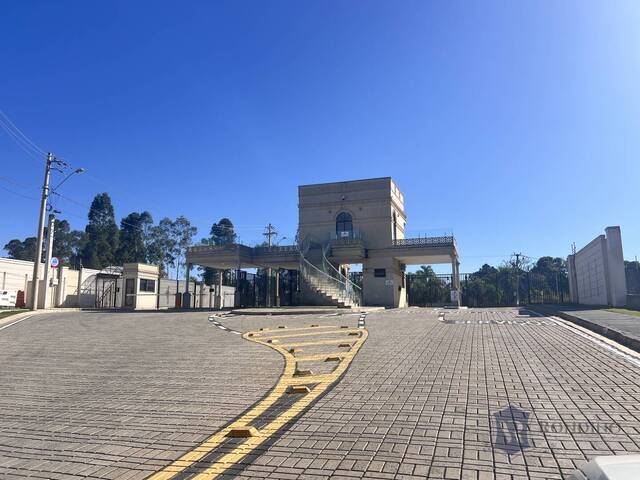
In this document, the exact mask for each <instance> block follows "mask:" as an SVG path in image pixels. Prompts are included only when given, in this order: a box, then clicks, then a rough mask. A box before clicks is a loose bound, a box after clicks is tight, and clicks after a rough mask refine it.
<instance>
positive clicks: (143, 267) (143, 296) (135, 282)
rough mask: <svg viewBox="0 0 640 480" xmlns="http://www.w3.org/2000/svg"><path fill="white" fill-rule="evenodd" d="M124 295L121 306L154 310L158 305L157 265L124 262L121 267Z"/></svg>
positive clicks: (158, 271)
mask: <svg viewBox="0 0 640 480" xmlns="http://www.w3.org/2000/svg"><path fill="white" fill-rule="evenodd" d="M122 278H123V282H124V295H123V303H122V306H123V307H124V308H132V309H134V310H155V309H156V308H157V306H158V281H159V278H160V270H159V268H158V266H157V265H148V264H146V263H125V264H124V267H123V269H122Z"/></svg>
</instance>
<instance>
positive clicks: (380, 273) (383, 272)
mask: <svg viewBox="0 0 640 480" xmlns="http://www.w3.org/2000/svg"><path fill="white" fill-rule="evenodd" d="M373 276H374V277H378V278H384V277H386V276H387V269H386V268H374V269H373Z"/></svg>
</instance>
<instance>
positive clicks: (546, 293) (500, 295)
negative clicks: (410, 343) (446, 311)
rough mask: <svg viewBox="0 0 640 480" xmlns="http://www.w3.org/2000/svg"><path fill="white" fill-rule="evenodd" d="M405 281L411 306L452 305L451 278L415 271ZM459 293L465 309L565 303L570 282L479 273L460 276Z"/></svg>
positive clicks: (531, 275)
mask: <svg viewBox="0 0 640 480" xmlns="http://www.w3.org/2000/svg"><path fill="white" fill-rule="evenodd" d="M406 279H407V300H408V303H409V305H410V306H421V307H430V306H439V305H446V304H448V303H450V302H451V300H450V299H451V275H441V274H435V273H429V272H417V273H408V274H407V276H406ZM460 294H461V302H462V305H464V306H468V307H509V306H516V305H526V304H541V303H554V304H557V303H568V302H569V282H568V280H567V278H566V276H564V275H562V274H554V275H543V274H541V273H536V272H527V271H519V272H518V271H504V270H503V271H501V270H493V271H490V272H483V271H480V272H476V273H463V274H460Z"/></svg>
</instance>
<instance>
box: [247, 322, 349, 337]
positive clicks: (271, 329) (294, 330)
mask: <svg viewBox="0 0 640 480" xmlns="http://www.w3.org/2000/svg"><path fill="white" fill-rule="evenodd" d="M323 328H336V329H337V328H338V326H337V325H321V326H317V327H296V328H269V329H267V330H260V331H259V332H252V333H254V334H256V335H254V336H256V337H259V336H264V334H265V333H271V332H286V333H289V332H298V331H301V332H302V331H305V330H320V329H323ZM258 333H259V334H260V335H257V334H258Z"/></svg>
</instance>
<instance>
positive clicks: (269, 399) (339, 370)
mask: <svg viewBox="0 0 640 480" xmlns="http://www.w3.org/2000/svg"><path fill="white" fill-rule="evenodd" d="M314 328H319V327H314ZM341 331H343V332H344V331H345V330H341ZM359 332H360V333H361V335H360V336H359V337H358V338H357V339H355V340H356V341H355V342H354V344H353V346H352V347H351V349H350V350H349V351H345V352H340V354H339V355H341V356H342V361H341V362H340V363H339V364H338V366H337V367H336V369H335V370H333V372H331V373H328V374H324V375H313V376H310V377H294V376H293V374H294V372H295V368H296V362H297V361H298V360H299V359H296V358H295V357H294V356H293V355H291V354H290V353H289V352H288V351H287V350H286V348H284V347H283V346H282V345H280V344H272V343H266V342H264V341H261V340H259V339H257V338H255V337H249V334H250V333H253V334H255V333H256V332H247V333H245V334H244V335H243V338H244V339H245V340H248V341H251V342H255V343H259V344H261V345H266V346H268V347H269V348H272V349H274V350H277V351H278V352H280V354H282V355H283V356H284V358H285V369H284V372H283V374H282V376H281V377H280V379H279V380H278V383H277V384H276V386H275V387H274V388H273V390H272V391H271V392H270V393H269V395H267V396H266V397H265V398H264V399H263V400H262V401H260V402H259V403H258V404H257V405H256V406H255V407H253V408H251V409H250V410H249V411H248V412H247V413H245V414H244V415H242V417H240V418H239V419H237V420H236V421H234V422H233V423H231V424H230V425H227V426H226V427H225V428H223V429H222V430H220V431H219V432H217V433H215V434H214V435H212V436H211V437H209V438H207V439H206V440H205V441H204V442H203V443H201V444H200V445H198V446H197V447H196V448H194V449H193V450H191V451H190V452H188V453H186V454H184V455H183V456H182V457H180V458H179V459H177V460H176V461H174V462H173V463H171V464H170V465H168V466H167V467H165V468H164V469H162V470H160V471H159V472H157V473H155V474H154V475H152V476H151V477H149V478H150V479H153V480H169V479H171V478H173V477H174V476H175V475H176V474H179V473H181V472H183V471H184V470H186V469H188V468H189V467H191V466H193V465H194V464H195V463H197V462H199V461H200V460H202V459H203V458H204V457H206V456H207V455H209V454H210V453H211V452H212V451H213V450H214V449H215V448H217V447H218V446H220V444H221V443H222V442H224V441H225V439H226V438H227V436H226V435H227V434H228V433H229V431H230V430H232V429H234V428H238V427H247V426H249V424H250V423H251V422H252V421H253V420H255V419H256V418H258V417H259V416H260V415H261V414H263V413H264V412H265V411H266V410H267V409H268V408H269V407H271V406H272V405H273V404H274V403H275V402H276V401H277V400H278V399H279V398H280V397H282V396H283V395H291V394H288V393H287V389H288V387H289V386H290V385H304V384H310V383H317V385H316V386H315V387H313V389H312V390H311V391H310V392H309V393H307V394H303V395H301V397H300V400H298V401H297V402H295V403H294V404H293V405H291V406H290V407H289V408H288V409H287V410H285V411H284V412H282V413H281V414H280V415H278V416H277V417H276V418H275V419H274V420H273V421H271V422H270V423H269V424H267V425H266V426H263V427H262V428H260V429H259V433H258V435H257V436H254V437H249V438H247V439H246V441H244V442H243V443H241V444H240V445H237V446H236V447H234V448H233V449H232V450H231V451H230V452H229V453H227V454H225V455H223V456H222V457H221V458H220V459H219V460H217V461H216V462H215V463H213V464H212V465H211V466H209V467H208V468H207V469H205V470H203V471H202V472H201V473H199V474H197V475H194V478H197V479H199V480H208V479H213V478H215V477H217V476H218V475H219V474H221V473H224V472H225V471H226V470H228V469H229V468H230V467H231V466H233V465H235V464H236V463H238V462H239V461H240V460H242V459H243V458H244V457H245V456H247V455H248V454H250V453H251V452H252V451H253V450H254V449H255V448H256V447H258V446H259V445H260V444H262V443H263V442H265V441H266V440H267V439H268V438H269V437H271V436H272V435H273V434H274V433H276V432H277V431H278V430H280V429H281V428H282V427H283V426H284V425H286V424H287V423H288V422H289V421H291V420H292V419H294V418H296V416H298V415H299V414H300V413H302V411H303V410H304V409H305V408H307V407H308V406H309V405H310V404H311V403H312V402H313V401H314V400H315V399H316V398H318V397H319V396H320V395H321V394H322V393H323V392H324V391H325V390H326V389H327V388H328V387H329V386H330V385H332V384H333V383H334V382H336V381H337V380H338V379H339V378H340V376H341V375H342V374H343V373H344V372H345V371H346V369H347V368H348V366H349V364H350V363H351V360H353V358H354V356H355V355H356V353H358V350H359V349H360V347H361V346H362V345H363V344H364V342H365V341H366V339H367V336H368V332H367V331H366V330H362V329H361V330H359ZM343 341H344V340H339V342H343ZM313 343H317V342H313ZM323 344H324V343H323ZM329 344H331V343H329ZM331 355H335V354H331ZM327 356H330V354H324V355H323V356H322V358H326V357H327ZM294 395H295V394H294Z"/></svg>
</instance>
